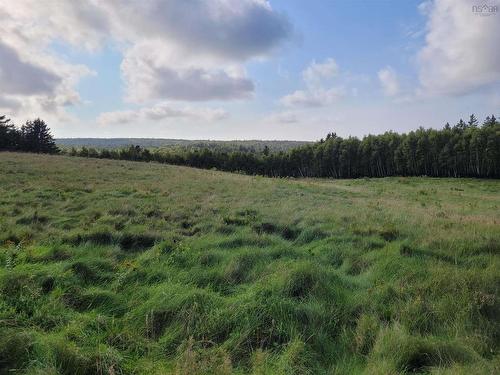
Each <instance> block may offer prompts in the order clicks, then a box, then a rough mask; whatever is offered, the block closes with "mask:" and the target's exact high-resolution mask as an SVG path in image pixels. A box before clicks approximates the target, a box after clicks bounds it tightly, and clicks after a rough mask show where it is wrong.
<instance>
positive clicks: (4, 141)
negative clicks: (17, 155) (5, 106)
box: [0, 115, 59, 154]
mask: <svg viewBox="0 0 500 375" xmlns="http://www.w3.org/2000/svg"><path fill="white" fill-rule="evenodd" d="M0 151H24V152H36V153H46V154H55V153H58V152H59V149H58V147H57V146H56V143H55V141H54V138H53V137H52V134H51V133H50V129H49V127H48V126H47V124H46V123H45V121H43V120H41V119H39V118H38V119H36V120H33V121H26V123H25V124H24V125H22V126H21V127H20V128H18V127H16V126H15V125H14V124H13V123H12V122H11V120H10V119H9V118H7V117H6V116H5V115H2V116H0Z"/></svg>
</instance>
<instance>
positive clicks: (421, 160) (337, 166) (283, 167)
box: [0, 114, 500, 178]
mask: <svg viewBox="0 0 500 375" xmlns="http://www.w3.org/2000/svg"><path fill="white" fill-rule="evenodd" d="M3 122H4V123H2V124H1V125H0V136H1V138H0V139H2V140H1V141H0V150H2V149H3V150H11V151H31V152H48V153H54V152H58V151H59V150H58V149H57V146H56V145H55V143H54V140H53V139H52V136H51V135H50V132H49V131H48V128H47V125H46V124H45V123H44V122H43V121H42V120H40V119H37V120H35V121H33V122H30V121H28V122H27V123H26V124H25V125H23V126H22V127H21V128H20V129H17V128H16V127H15V126H13V125H11V124H10V123H9V122H8V121H7V120H6V119H5V116H4V117H3ZM64 153H67V154H68V155H70V156H80V157H93V158H101V159H121V160H133V161H145V162H151V161H153V162H159V163H167V164H174V165H184V166H190V167H195V168H202V169H217V170H222V171H229V172H238V173H245V174H251V175H262V176H268V177H329V178H359V177H388V176H431V177H485V178H498V177H500V122H498V121H497V119H496V118H495V116H494V115H491V116H488V117H487V118H486V119H485V120H484V121H483V123H482V124H479V121H478V120H477V118H476V116H475V115H473V114H472V115H471V116H470V118H469V120H468V121H467V122H465V121H463V120H462V119H460V121H459V122H458V123H457V124H456V125H454V126H450V125H449V123H447V124H446V125H445V126H444V127H443V128H442V129H440V130H436V129H424V128H422V127H421V128H419V129H417V130H416V131H411V132H409V133H403V134H398V133H396V132H393V131H388V132H385V133H384V134H381V135H367V136H365V137H363V138H362V139H359V138H357V137H348V138H342V137H340V136H337V134H336V133H329V134H327V136H326V138H325V139H321V140H319V141H318V142H315V143H312V144H306V145H303V146H299V147H293V148H291V149H288V150H286V151H278V152H276V151H272V150H270V149H269V147H267V146H264V147H263V148H262V150H259V151H255V150H253V149H250V150H249V149H246V150H238V149H236V150H235V149H234V147H230V148H228V146H225V145H221V146H211V147H210V148H209V147H201V148H200V147H178V146H177V147H173V148H161V149H150V148H146V147H141V146H140V145H130V146H129V147H124V148H121V149H108V148H103V149H97V148H92V147H81V148H74V147H73V148H71V149H69V150H64Z"/></svg>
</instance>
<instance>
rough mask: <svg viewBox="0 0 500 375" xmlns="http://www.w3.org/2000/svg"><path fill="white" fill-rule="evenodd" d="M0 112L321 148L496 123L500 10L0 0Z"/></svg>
mask: <svg viewBox="0 0 500 375" xmlns="http://www.w3.org/2000/svg"><path fill="white" fill-rule="evenodd" d="M0 19H1V20H2V21H1V22H0V114H6V115H8V117H10V118H12V120H13V121H14V122H15V123H16V124H22V123H23V122H24V121H26V120H28V119H33V118H37V117H40V118H42V119H44V120H45V121H46V122H47V123H48V125H49V127H50V128H51V129H52V132H53V134H54V135H55V136H56V137H57V138H62V137H107V138H110V137H117V138H118V137H119V138H123V137H145V138H184V139H220V140H232V139H288V140H318V139H320V138H322V137H324V136H325V135H326V134H327V133H329V132H336V133H337V134H338V135H340V136H342V137H347V136H358V137H361V136H363V135H367V134H379V133H383V132H385V131H389V130H392V131H397V132H407V131H410V130H414V129H416V128H418V127H419V126H423V127H425V128H429V127H433V128H441V127H442V126H443V125H444V124H445V123H446V122H450V123H451V124H453V123H456V122H457V121H458V120H459V119H460V118H464V119H467V118H468V117H469V115H470V114H471V113H475V114H476V116H477V117H478V118H479V119H480V120H482V119H484V117H486V116H487V115H491V114H495V116H497V117H500V48H499V46H500V0H486V1H475V0H432V1H428V0H426V1H423V0H418V1H417V0H415V1H414V0H405V1H397V0H393V1H390V0H384V1H382V0H380V1H377V0H371V1H368V0H366V1H362V0H349V1H348V0H307V1H305V0H270V1H266V0H82V1H73V0H45V1H39V0H17V1H12V0H0Z"/></svg>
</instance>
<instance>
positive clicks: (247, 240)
mask: <svg viewBox="0 0 500 375" xmlns="http://www.w3.org/2000/svg"><path fill="white" fill-rule="evenodd" d="M499 270H500V181H499V180H481V179H451V178H449V179H448V178H439V179H437V178H423V177H406V178H403V177H391V178H379V179H369V178H364V179H346V180H330V179H273V178H265V177H259V176H246V175H240V174H231V173H225V172H219V171H212V170H198V169H193V168H187V167H179V166H170V165H164V164H156V163H144V162H130V161H120V160H104V159H103V160H99V159H90V158H88V159H87V158H78V157H67V156H55V155H34V154H21V153H7V152H4V153H0V374H7V373H8V374H12V373H14V374H108V375H115V374H170V373H173V374H402V373H432V374H494V373H499V372H500V355H499V353H498V349H499V345H498V344H499V342H500V300H499V287H500V272H499Z"/></svg>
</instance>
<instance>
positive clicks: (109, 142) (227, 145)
mask: <svg viewBox="0 0 500 375" xmlns="http://www.w3.org/2000/svg"><path fill="white" fill-rule="evenodd" d="M56 143H57V145H58V146H60V147H62V148H70V147H75V148H80V147H94V148H99V149H102V148H108V149H113V148H122V147H126V146H130V145H139V146H141V147H145V148H172V147H182V148H210V149H216V148H217V149H221V148H222V149H227V150H239V151H257V152H258V151H262V150H263V149H264V148H265V147H266V146H267V147H268V148H269V150H270V151H286V150H288V149H290V148H294V147H298V146H303V145H306V144H309V143H311V142H306V141H262V140H245V141H212V140H187V139H163V138H58V139H56Z"/></svg>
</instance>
